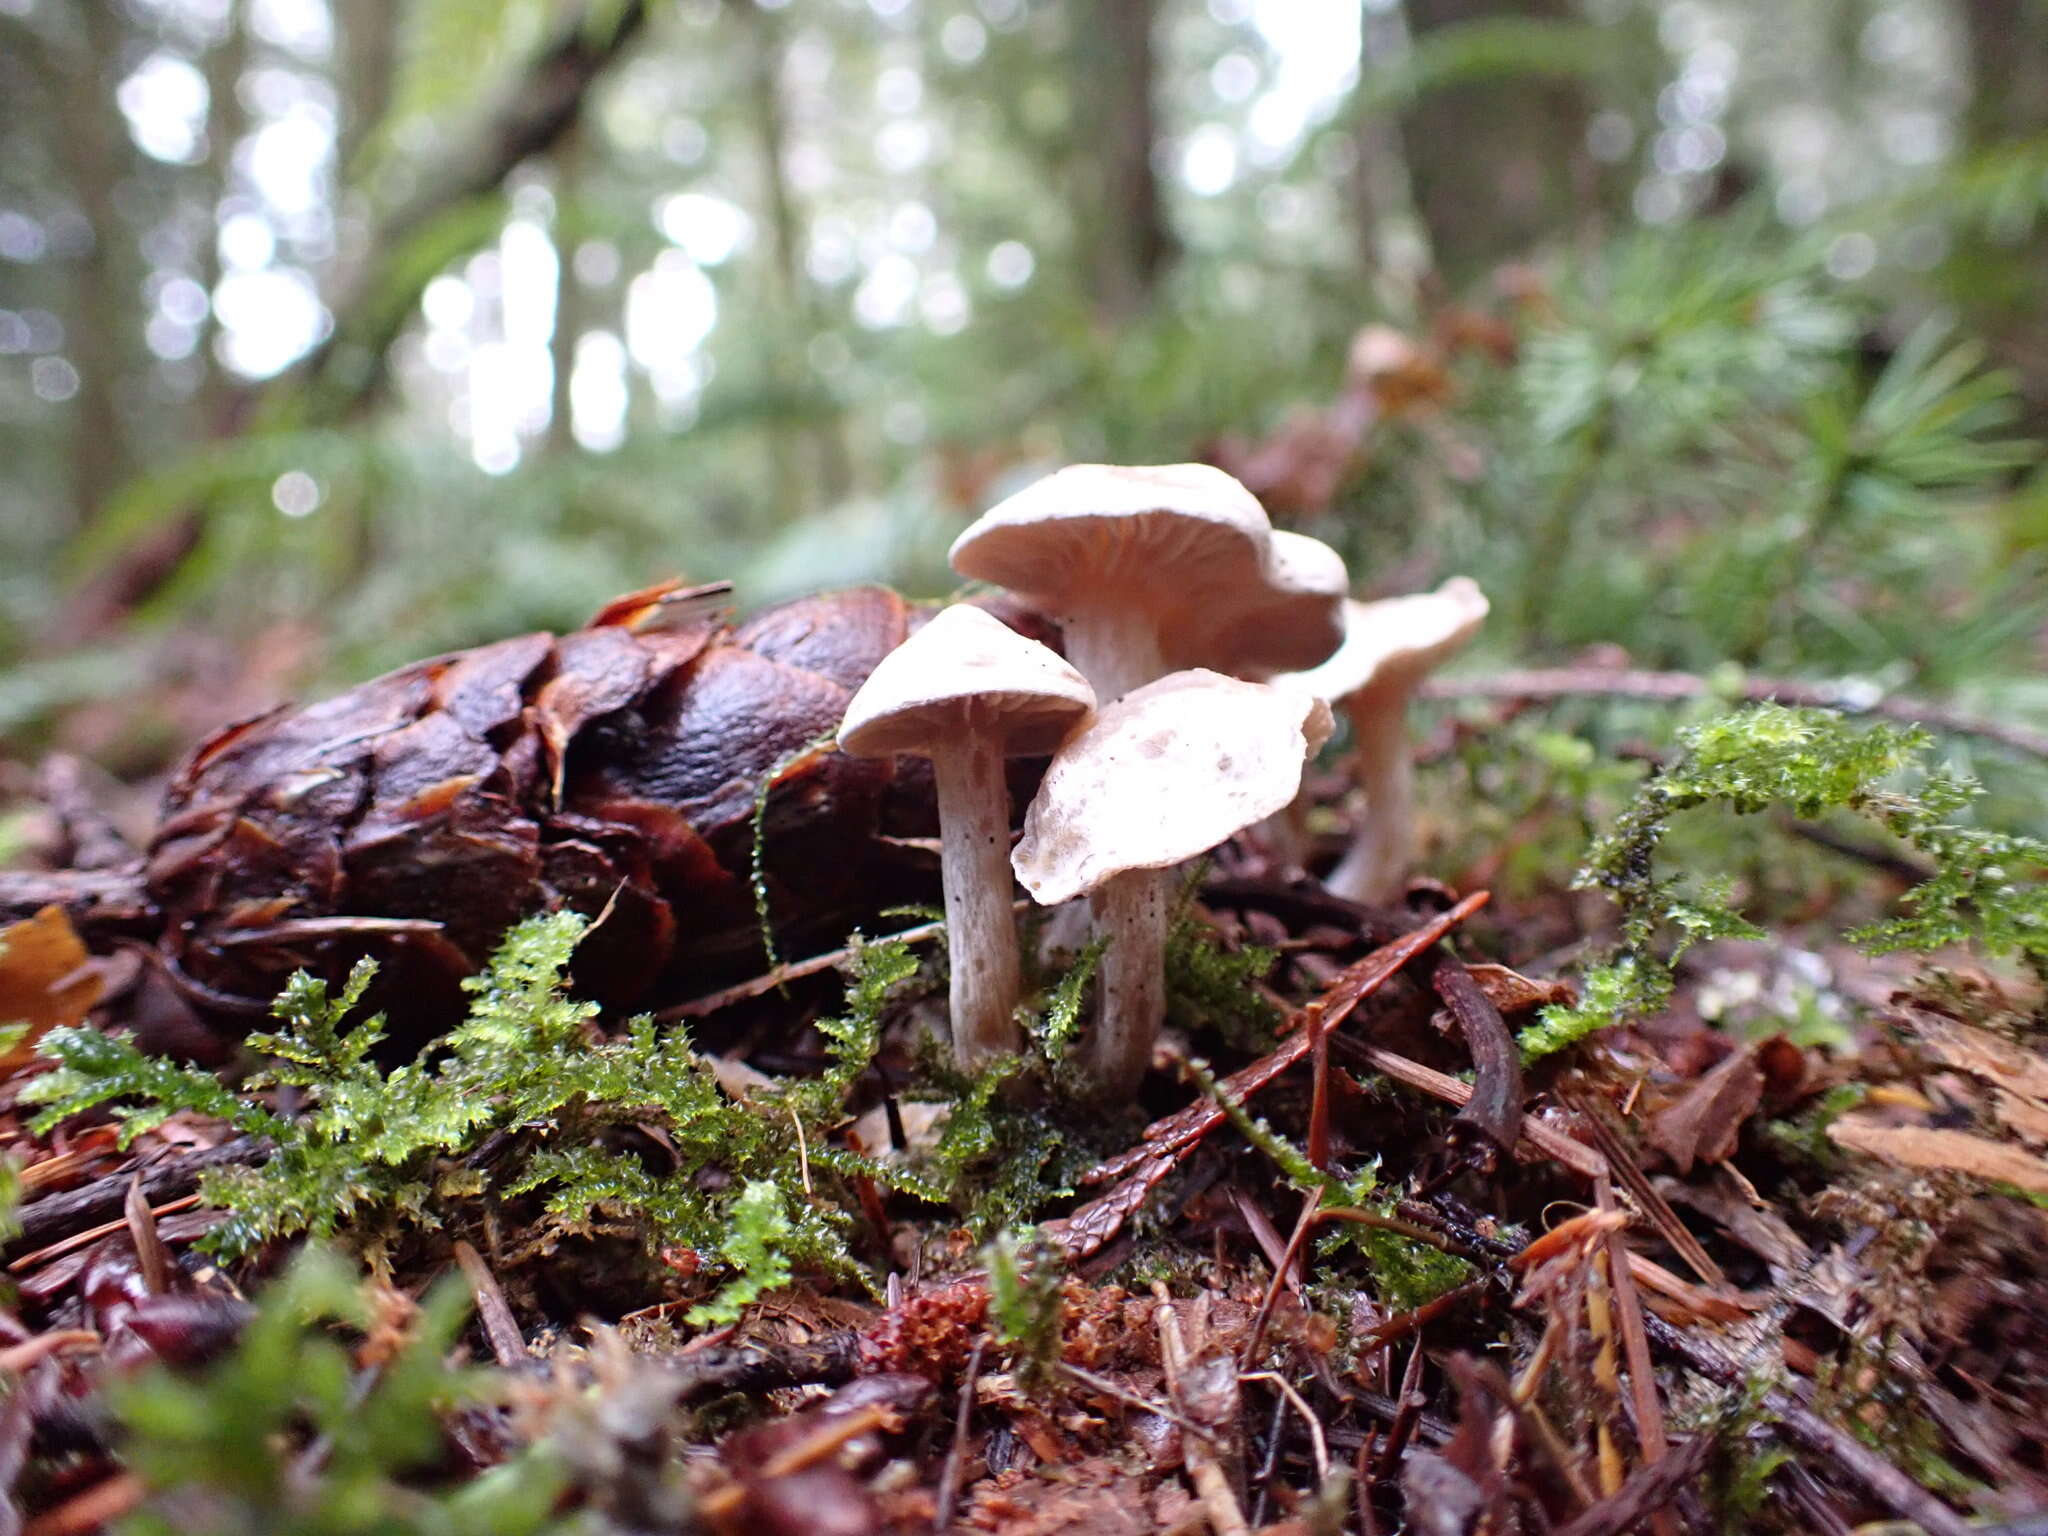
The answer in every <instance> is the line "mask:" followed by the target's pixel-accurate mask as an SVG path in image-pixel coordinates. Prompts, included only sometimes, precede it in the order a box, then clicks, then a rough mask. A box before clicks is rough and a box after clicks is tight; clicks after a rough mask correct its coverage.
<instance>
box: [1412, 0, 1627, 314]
mask: <svg viewBox="0 0 2048 1536" xmlns="http://www.w3.org/2000/svg"><path fill="white" fill-rule="evenodd" d="M1407 6H1408V20H1409V24H1410V26H1411V28H1412V29H1413V32H1414V35H1415V37H1416V38H1417V39H1418V40H1420V39H1422V38H1423V37H1426V36H1427V35H1428V34H1430V33H1432V32H1435V31H1438V30H1439V29H1441V28H1445V27H1450V26H1456V25H1460V24H1463V23H1469V22H1478V21H1485V20H1491V19H1497V18H1505V17H1516V16H1519V17H1535V18H1539V19H1543V20H1570V19H1574V18H1575V17H1576V14H1577V13H1576V10H1575V8H1574V6H1573V5H1572V3H1571V0H1407ZM1588 115H1589V113H1588V107H1587V102H1586V98H1585V94H1584V92H1583V91H1581V90H1580V89H1579V88H1578V87H1577V86H1575V85H1572V84H1570V83H1567V82H1563V81H1555V80H1552V81H1544V80H1513V79H1492V80H1487V81H1484V82H1475V83H1473V84H1470V85H1453V86H1447V87H1444V88H1443V89H1440V90H1435V91H1431V92H1430V93H1429V94H1428V95H1426V96H1424V97H1423V98H1422V99H1421V100H1419V101H1417V102H1415V103H1414V104H1413V105H1411V106H1410V107H1409V108H1408V109H1407V110H1406V111H1405V112H1404V113H1403V114H1402V124H1401V126H1402V140H1403V142H1404V144H1405V145H1406V150H1407V164H1408V169H1409V171H1410V173H1411V175H1412V177H1413V182H1414V188H1415V198H1416V203H1417V206H1418V208H1419V209H1420V211H1421V214H1422V219H1423V222H1424V224H1426V225H1427V226H1428V229H1429V238H1430V244H1431V246H1432V247H1433V248H1434V251H1435V256H1436V261H1437V264H1438V267H1439V268H1440V270H1441V271H1442V272H1443V273H1444V275H1445V277H1446V278H1447V279H1448V280H1449V281H1451V282H1452V283H1454V284H1455V283H1457V282H1460V281H1462V280H1465V279H1468V278H1469V277H1471V276H1472V275H1473V274H1474V273H1476V272H1481V271H1484V270H1485V269H1487V268H1488V267H1490V266H1493V265H1494V264H1496V263H1498V262H1501V261H1504V260H1507V259H1509V258H1510V257H1516V256H1523V255H1527V254H1528V252H1529V251H1530V250H1531V248H1532V247H1534V246H1535V245H1537V244H1539V243H1540V242H1541V241H1542V239H1543V238H1544V236H1545V235H1546V234H1548V233H1550V232H1553V231H1555V230H1557V229H1560V228H1563V227H1566V225H1567V224H1568V222H1569V221H1568V220H1567V219H1565V218H1563V217H1561V216H1560V211H1561V210H1562V209H1564V208H1567V207H1569V206H1571V205H1573V204H1574V203H1576V202H1577V201H1578V199H1579V196H1580V194H1581V191H1582V185H1581V183H1582V182H1583V181H1584V179H1585V178H1584V175H1583V172H1584V169H1585V162H1586V159H1587V157H1586V149H1585V144H1586V122H1587V118H1588Z"/></svg>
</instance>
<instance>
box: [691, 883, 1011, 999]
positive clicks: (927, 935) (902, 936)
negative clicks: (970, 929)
mask: <svg viewBox="0 0 2048 1536" xmlns="http://www.w3.org/2000/svg"><path fill="white" fill-rule="evenodd" d="M1030 905H1031V903H1030V902H1028V901H1020V902H1018V903H1016V905H1015V907H1014V908H1013V910H1014V911H1019V912H1021V911H1023V910H1024V908H1026V907H1028V906H1030ZM945 931H946V925H945V924H944V923H941V922H932V923H919V924H918V925H917V926H916V927H915V928H905V929H904V930H902V931H901V932H900V933H884V934H880V935H878V936H877V937H875V938H872V939H869V940H867V942H868V943H870V944H922V943H923V942H924V941H925V940H927V939H934V938H937V937H938V936H939V935H940V934H942V933H944V932H945ZM852 954H853V950H852V948H851V947H848V948H845V949H835V950H832V951H830V952H828V953H826V954H822V955H812V956H811V957H810V958H809V959H807V960H791V961H789V962H788V963H787V964H784V965H778V966H776V967H775V968H774V969H773V970H771V971H766V972H764V973H763V974H761V975H759V976H754V977H750V978H749V979H748V980H746V981H742V982H736V983H734V984H733V985H732V986H729V987H721V988H720V989H719V990H718V991H716V992H707V993H705V995H704V996H702V997H693V998H691V999H690V1001H688V1002H687V1003H677V1004H676V1005H675V1006H674V1007H672V1008H664V1009H662V1010H661V1011H660V1012H659V1013H657V1014H655V1016H654V1017H655V1018H656V1019H657V1020H659V1021H660V1022H661V1023H664V1024H667V1023H670V1022H672V1021H674V1020H676V1019H701V1018H703V1017H704V1016H705V1015H707V1014H713V1013H716V1012H718V1011H719V1010H720V1009H721V1008H730V1007H731V1006H732V1005H733V1004H734V1003H743V1002H745V1001H747V999H748V998H752V997H761V996H764V995H766V994H767V993H770V992H773V991H774V990H775V989H776V988H777V987H780V986H783V985H785V984H786V983H788V982H792V981H801V980H802V979H803V978H804V977H806V976H816V975H817V974H818V973H819V972H821V971H829V970H831V969H832V968H833V967H834V966H836V965H843V964H845V962H846V961H847V960H848V959H849V958H850V957H851V956H852Z"/></svg>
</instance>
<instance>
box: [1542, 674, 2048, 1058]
mask: <svg viewBox="0 0 2048 1536" xmlns="http://www.w3.org/2000/svg"><path fill="white" fill-rule="evenodd" d="M1928 744H1929V738H1928V737H1927V735H1926V733H1925V732H1923V731H1920V730H1917V729H1911V728H1906V727H1900V726H1893V725H1884V724H1876V725H1858V724H1855V723H1854V722H1852V721H1850V720H1848V719H1846V718H1845V717H1843V716H1842V715H1839V714H1836V713H1834V712H1832V711H1830V710H1822V709H1787V708H1784V707H1782V706H1779V705H1775V704H1759V705H1754V706H1751V707H1748V708H1744V709H1739V710H1736V711H1735V712H1733V713H1732V714H1728V715H1723V716H1721V717H1719V718H1717V719H1714V720H1709V721H1707V722H1705V723H1703V724H1700V725H1696V726H1692V727H1689V728H1688V729H1686V730H1684V731H1681V732H1680V733H1679V752H1678V754H1677V756H1676V757H1675V758H1674V759H1673V760H1672V761H1671V762H1670V763H1668V764H1667V765H1665V766H1664V767H1663V769H1662V770H1661V771H1659V772H1657V773H1654V774H1652V776H1651V777H1650V778H1648V779H1647V780H1645V781H1644V783H1643V784H1642V786H1641V788H1639V789H1638V790H1637V792H1636V795H1635V799H1634V800H1633V801H1632V802H1631V803H1630V805H1629V806H1628V807H1627V808H1626V809H1625V810H1624V811H1623V812H1622V813H1621V815H1620V816H1619V817H1618V818H1617V819H1616V821H1615V824H1614V827H1613V829H1612V830H1611V831H1609V832H1608V833H1607V834H1606V835H1605V836H1603V837H1601V838H1599V839H1598V840H1597V841H1595V843H1594V844H1593V847H1592V850H1591V852H1590V853H1589V854H1588V855H1587V859H1586V864H1585V867H1584V868H1583V869H1581V870H1580V871H1579V874H1578V878H1577V881H1576V884H1577V885H1578V886H1579V887H1580V888H1582V889H1588V888H1590V889H1600V890H1604V891H1606V892H1608V893H1609V894H1610V895H1612V896H1613V897H1614V899H1615V901H1616V902H1617V903H1618V904H1619V905H1620V907H1621V948H1620V953H1619V955H1618V956H1617V958H1616V959H1615V960H1614V961H1612V962H1611V963H1609V964H1606V965H1602V966H1596V967H1594V968H1593V969H1591V970H1589V971H1588V972H1587V973H1586V975H1585V977H1584V979H1583V983H1582V992H1583V996H1582V999H1581V1001H1580V1002H1579V1003H1578V1004H1577V1005H1576V1006H1573V1007H1569V1008H1565V1007H1552V1008H1547V1009H1545V1010H1544V1012H1543V1015H1542V1017H1541V1018H1540V1019H1539V1020H1538V1022H1537V1023H1535V1024H1534V1025H1532V1026H1530V1028H1529V1029H1528V1030H1526V1031H1524V1033H1523V1035H1522V1051H1523V1055H1524V1056H1525V1057H1527V1058H1530V1059H1534V1058H1536V1057H1539V1056H1543V1055H1546V1054H1548V1053H1550V1052H1552V1051H1556V1050H1560V1049H1562V1048H1563V1047H1565V1046H1567V1045H1570V1044H1572V1043H1573V1042H1574V1041H1576V1040H1579V1039H1582V1038H1584V1037H1585V1036H1586V1035H1588V1034H1590V1033H1592V1032H1593V1031H1594V1030H1597V1029H1603V1028H1606V1027H1607V1026H1609V1025H1612V1024H1618V1023H1621V1022H1623V1021H1624V1020H1626V1019H1628V1018H1632V1017H1636V1016H1640V1015H1643V1014H1647V1013H1654V1012H1655V1011H1656V1010H1657V1009H1659V1008H1660V1007H1662V1006H1663V1004H1664V1002H1665V1000H1666V999H1667V998H1668V997H1669V996H1670V995H1671V989H1672V986H1673V976H1672V966H1673V964H1674V963H1675V962H1676V961H1677V959H1678V957H1679V956H1680V955H1682V954H1684V952H1685V951H1686V950H1687V949H1688V948H1689V947H1691V946H1692V945H1694V944H1696V943H1699V942H1700V941H1702V940H1705V939H1717V938H1757V937H1760V936H1762V930H1761V929H1759V928H1757V927H1756V926H1755V925H1754V924H1753V923H1751V922H1750V921H1749V920H1748V919H1747V918H1745V917H1744V916H1743V915H1742V914H1741V913H1740V912H1738V911H1737V910H1736V909H1735V907H1734V905H1733V902H1732V899H1731V896H1730V884H1729V882H1727V881H1725V880H1712V879H1709V880H1704V881H1695V882H1691V883H1688V882H1687V881H1686V880H1685V879H1684V878H1682V877H1681V876H1677V875H1671V874H1667V873H1663V872H1661V871H1660V869H1659V866H1658V862H1657V854H1658V850H1659V845H1660V844H1661V843H1662V842H1663V840H1664V838H1665V835H1666V833H1667V832H1668V831H1669V830H1670V828H1671V824H1672V820H1673V818H1674V817H1676V816H1678V815H1679V814H1680V813H1681V812H1684V811H1690V810H1695V809H1699V808H1703V807H1707V806H1719V807H1722V808H1725V809H1727V810H1732V811H1734V812H1735V813H1737V814H1738V815H1754V814H1756V813H1757V812H1759V811H1765V810H1771V809H1784V810H1788V811H1790V812H1792V813H1793V814H1794V815H1797V816H1800V817H1804V818H1807V819H1812V818H1814V817H1819V816H1824V815H1827V814H1830V813H1832V812H1838V811H1847V812H1850V813H1853V814H1855V815H1859V816H1862V817H1865V818H1867V819H1869V820H1871V821H1875V822H1876V823H1877V824H1878V825H1879V826H1881V827H1883V828H1884V829H1885V830H1886V831H1887V832H1889V833H1891V834H1892V835H1893V836H1894V837H1897V838H1898V839H1899V840H1900V841H1901V842H1903V843H1904V844H1905V845H1906V846H1908V847H1910V848H1912V849H1915V850H1917V851H1918V852H1920V853H1922V854H1924V855H1927V856H1928V857H1929V858H1931V860H1932V862H1933V864H1934V867H1935V873H1934V874H1933V876H1932V877H1931V878H1929V879H1927V880H1925V881H1923V882H1922V883H1921V884H1919V885H1917V886H1915V887H1914V888H1913V889H1912V890H1910V891H1908V892H1907V893H1906V895H1905V896H1904V897H1903V898H1902V900H1901V907H1902V912H1901V915H1899V916H1898V917H1895V918H1892V919H1890V920H1888V921H1885V922H1880V923H1875V924H1871V925H1870V926H1868V927H1865V928H1861V929H1858V930H1856V931H1855V932H1853V933H1851V934H1850V935H1849V937H1850V938H1852V939H1854V940H1856V941H1857V942H1859V943H1861V944H1863V945H1865V946H1866V947H1868V948H1870V949H1872V950H1875V951H1878V952H1884V951H1888V950H1899V949H1911V950H1923V951H1926V950H1936V949H1941V948H1944V947H1946V946H1948V945H1959V944H1969V945H1975V946H1977V947H1979V948H1981V949H1983V950H1985V951H1986V952H1988V953H1991V954H2011V955H2018V956H2019V957H2021V958H2022V959H2024V960H2025V961H2027V962H2028V963H2029V964H2031V965H2032V966H2034V967H2035V968H2036V969H2037V970H2041V971H2043V972H2044V973H2048V883H2043V881H2042V878H2041V875H2042V871H2043V870H2044V869H2048V844H2044V843H2041V842H2038V841H2036V840H2035V839H2032V838H2027V837H2017V836H2013V835H2011V834H2008V833H2003V832H1994V831H1989V830H1986V829H1984V828H1981V827H1974V826H1971V825H1969V824H1967V823H1966V822H1965V821H1963V820H1962V819H1960V818H1961V816H1962V814H1963V812H1964V811H1965V810H1966V809H1967V808H1968V807H1969V805H1970V804H1971V802H1972V801H1973V800H1974V799H1975V798H1976V797H1977V793H1978V790H1977V787H1976V785H1974V784H1973V783H1971V782H1970V781H1969V780H1967V779H1964V778H1961V777H1959V776H1957V775H1955V774H1952V773H1949V772H1947V771H1945V770H1934V771H1922V770H1921V768H1920V760H1921V757H1922V755H1923V754H1924V753H1925V751H1926V749H1927V746H1928ZM1915 776H1917V778H1918V786H1917V789H1916V790H1915V792H1913V793H1907V792H1906V791H1905V790H1904V789H1902V788H1901V787H1900V783H1901V781H1902V780H1905V779H1908V778H1910V777H1915Z"/></svg>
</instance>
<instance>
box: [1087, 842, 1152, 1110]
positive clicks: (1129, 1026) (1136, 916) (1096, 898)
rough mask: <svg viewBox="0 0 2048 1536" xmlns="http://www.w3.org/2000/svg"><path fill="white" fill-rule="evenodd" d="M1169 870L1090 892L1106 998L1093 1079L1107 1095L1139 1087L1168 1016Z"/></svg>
mask: <svg viewBox="0 0 2048 1536" xmlns="http://www.w3.org/2000/svg"><path fill="white" fill-rule="evenodd" d="M1171 874H1172V872H1171V871H1170V870H1160V869H1133V870H1127V871H1126V872H1125V873H1123V874H1120V875H1117V876H1114V877H1113V878H1111V879H1109V880H1106V881H1104V882H1103V883H1102V884H1101V885H1099V886H1097V887H1096V888H1095V891H1094V893H1093V894H1092V895H1091V896H1090V897H1089V898H1088V904H1089V907H1090V909H1091V911H1092V912H1093V914H1094V917H1095V931H1096V933H1097V934H1099V935H1102V936H1104V937H1106V938H1108V940H1109V948H1108V950H1107V951H1105V952H1104V954H1103V956H1102V973H1101V979H1100V982H1099V984H1098V985H1099V991H1100V997H1101V1004H1100V1006H1099V1007H1098V1009H1097V1010H1096V1021H1095V1030H1094V1033H1093V1037H1092V1039H1091V1041H1090V1046H1089V1050H1090V1056H1091V1058H1092V1061H1091V1065H1092V1069H1093V1070H1092V1072H1091V1073H1090V1076H1091V1077H1092V1079H1093V1081H1094V1083H1095V1085H1096V1088H1097V1091H1098V1092H1099V1093H1100V1094H1101V1095H1102V1096H1103V1097H1104V1098H1116V1097H1119V1096H1125V1095H1129V1094H1130V1093H1133V1092H1135V1091H1136V1089H1137V1087H1138V1084H1139V1083H1140V1082H1142V1081H1143V1080H1144V1077H1145V1071H1146V1069H1147V1068H1148V1067H1150V1066H1151V1065H1152V1042H1153V1041H1154V1040H1156V1039H1157V1038H1158V1037H1159V1026H1160V1023H1161V1022H1162V1021H1163V1020H1164V1019H1165V1017H1166V893H1167V882H1168V880H1169V879H1170V878H1171Z"/></svg>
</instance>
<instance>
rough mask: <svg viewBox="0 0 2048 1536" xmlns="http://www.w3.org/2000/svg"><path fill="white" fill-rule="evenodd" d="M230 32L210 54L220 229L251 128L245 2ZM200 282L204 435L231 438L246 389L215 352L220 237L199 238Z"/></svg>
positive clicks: (214, 209) (210, 130) (211, 148)
mask: <svg viewBox="0 0 2048 1536" xmlns="http://www.w3.org/2000/svg"><path fill="white" fill-rule="evenodd" d="M223 25H225V27H226V29H227V30H226V32H225V33H224V34H223V35H222V37H221V40H220V41H219V42H218V43H217V44H215V45H214V47H213V48H212V49H211V50H210V51H209V52H208V53H207V55H206V92H207V107H206V165H205V166H204V168H203V174H204V176H205V178H206V192H207V196H208V198H209V200H210V207H209V211H210V212H211V213H213V214H214V215H215V217H213V218H211V219H209V220H208V223H209V225H210V227H213V228H215V229H216V230H217V229H218V226H219V218H218V211H219V208H220V205H221V203H222V202H223V201H225V200H226V199H227V198H228V197H229V196H230V195H232V194H233V192H234V190H235V146H236V145H237V144H239V143H240V142H241V140H242V134H243V132H244V131H245V130H246V128H247V127H248V114H247V113H246V112H245V111H244V110H243V109H242V98H241V93H240V90H239V87H240V85H241V80H242V71H243V69H244V67H245V66H246V65H247V64H248V62H249V34H248V31H247V29H246V28H245V27H244V26H243V24H242V7H241V5H240V4H239V3H237V0H228V3H227V7H226V15H225V16H224V17H223ZM198 276H199V283H200V286H201V287H203V288H205V290H206V299H207V309H206V318H205V319H204V320H202V321H201V322H200V326H199V345H198V357H199V363H200V366H201V367H202V368H204V369H205V370H206V371H205V373H204V375H203V376H202V383H201V384H200V388H199V431H200V435H201V436H202V437H209V438H210V437H225V436H227V435H228V434H229V433H231V432H232V431H233V430H234V425H235V423H234V416H235V412H236V405H237V403H238V399H239V396H240V394H241V391H240V390H239V389H238V388H237V387H236V385H235V382H234V380H233V379H231V378H230V377H229V376H228V371H227V368H226V367H225V366H224V365H223V364H222V362H221V360H220V359H219V358H218V357H217V356H215V355H214V344H215V342H216V341H217V340H218V338H219V336H220V322H219V320H218V318H217V317H216V316H215V314H214V310H213V300H214V294H215V293H216V291H217V290H218V289H219V287H220V279H221V269H220V242H219V241H218V240H202V241H200V243H199V274H198Z"/></svg>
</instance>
